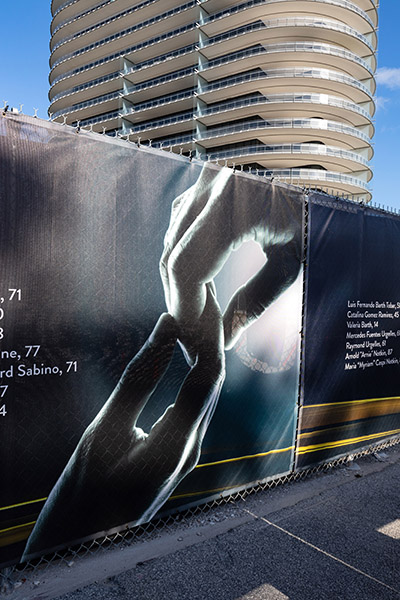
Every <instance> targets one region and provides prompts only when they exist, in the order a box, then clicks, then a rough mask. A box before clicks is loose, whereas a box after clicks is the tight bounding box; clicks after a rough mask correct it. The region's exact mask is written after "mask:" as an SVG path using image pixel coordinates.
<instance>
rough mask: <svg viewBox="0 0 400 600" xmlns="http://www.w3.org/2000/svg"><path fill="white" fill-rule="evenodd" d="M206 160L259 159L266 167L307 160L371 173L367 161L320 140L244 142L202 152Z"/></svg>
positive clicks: (300, 163)
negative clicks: (232, 146)
mask: <svg viewBox="0 0 400 600" xmlns="http://www.w3.org/2000/svg"><path fill="white" fill-rule="evenodd" d="M205 159H206V160H209V161H219V160H222V161H227V163H228V164H233V163H237V162H238V161H239V160H240V162H241V163H242V164H247V163H255V162H257V163H259V164H261V165H262V166H263V167H265V168H267V169H276V168H277V169H282V168H291V167H296V168H299V167H301V166H306V165H308V164H310V163H315V162H316V161H317V162H318V164H319V165H320V166H321V167H322V168H324V169H325V170H327V171H339V172H342V173H356V172H360V171H364V172H366V177H367V180H368V181H369V180H370V179H371V177H372V173H371V170H370V168H369V166H368V161H367V160H366V159H365V158H363V157H362V156H360V154H357V153H356V152H351V151H349V150H344V149H343V148H336V147H334V146H324V145H321V144H277V145H269V144H268V145H266V144H261V143H254V144H243V145H242V146H239V147H236V146H235V147H234V148H229V149H221V150H216V151H212V152H209V153H207V154H206V155H205Z"/></svg>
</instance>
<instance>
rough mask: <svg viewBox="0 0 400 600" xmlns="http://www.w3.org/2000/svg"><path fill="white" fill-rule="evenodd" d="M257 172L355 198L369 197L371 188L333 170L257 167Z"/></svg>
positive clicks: (295, 183) (261, 174) (359, 180)
mask: <svg viewBox="0 0 400 600" xmlns="http://www.w3.org/2000/svg"><path fill="white" fill-rule="evenodd" d="M257 174H258V175H260V176H264V177H269V178H274V179H276V180H279V181H283V182H285V183H291V184H294V185H300V186H305V187H309V188H319V189H324V188H325V190H324V191H326V192H327V193H331V194H332V195H338V193H342V194H345V195H346V196H355V199H364V200H365V201H368V200H370V199H371V190H370V187H369V185H368V183H366V182H365V181H363V180H362V179H359V178H358V177H354V176H352V175H347V174H345V173H337V172H334V171H325V170H323V169H307V168H304V169H303V168H298V169H296V168H292V169H259V170H258V171H257Z"/></svg>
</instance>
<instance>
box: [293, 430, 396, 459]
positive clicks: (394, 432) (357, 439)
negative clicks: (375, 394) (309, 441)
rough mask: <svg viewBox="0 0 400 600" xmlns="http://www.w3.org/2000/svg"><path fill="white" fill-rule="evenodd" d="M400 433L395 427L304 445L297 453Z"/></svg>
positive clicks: (327, 448) (306, 452) (326, 448)
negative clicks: (354, 436) (323, 442)
mask: <svg viewBox="0 0 400 600" xmlns="http://www.w3.org/2000/svg"><path fill="white" fill-rule="evenodd" d="M397 433H400V429H393V430H392V431H384V432H382V433H372V434H370V435H363V436H361V437H357V438H348V439H345V440H337V441H335V442H328V443H325V444H314V445H313V446H303V447H300V448H299V449H297V450H296V454H308V453H309V452H317V451H318V450H329V449H330V448H339V447H340V446H347V445H350V444H357V442H364V441H367V440H372V439H374V438H380V437H385V436H389V435H396V434H397Z"/></svg>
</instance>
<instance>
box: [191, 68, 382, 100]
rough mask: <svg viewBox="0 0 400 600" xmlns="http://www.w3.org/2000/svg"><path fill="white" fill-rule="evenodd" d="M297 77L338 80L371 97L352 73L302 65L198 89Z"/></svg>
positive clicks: (260, 72)
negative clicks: (346, 73) (302, 66)
mask: <svg viewBox="0 0 400 600" xmlns="http://www.w3.org/2000/svg"><path fill="white" fill-rule="evenodd" d="M285 77H286V78H297V77H315V78H317V79H324V80H329V81H336V82H339V83H345V84H347V85H351V86H353V87H356V88H358V89H359V90H361V91H363V92H364V93H365V94H367V95H368V96H369V97H371V92H370V91H369V89H368V88H367V87H366V86H365V85H364V84H363V83H361V82H360V81H358V80H357V79H354V77H350V75H344V74H342V73H338V72H337V71H331V70H329V69H308V68H301V67H294V68H286V69H270V70H268V71H267V72H264V71H261V70H257V71H250V72H247V73H242V74H240V75H232V76H231V77H225V78H224V79H220V80H219V81H214V82H213V83H210V84H208V85H201V86H200V87H199V89H198V94H205V93H208V92H212V91H215V90H220V89H224V88H226V87H230V86H234V85H238V84H241V83H246V82H249V81H257V80H263V79H272V78H285Z"/></svg>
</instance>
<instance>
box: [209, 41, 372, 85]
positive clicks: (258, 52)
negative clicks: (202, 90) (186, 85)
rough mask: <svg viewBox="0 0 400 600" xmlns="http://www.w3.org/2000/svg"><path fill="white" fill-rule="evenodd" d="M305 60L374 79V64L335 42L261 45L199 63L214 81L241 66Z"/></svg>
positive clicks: (362, 78) (297, 63)
mask: <svg viewBox="0 0 400 600" xmlns="http://www.w3.org/2000/svg"><path fill="white" fill-rule="evenodd" d="M308 55H309V56H308ZM305 61H307V62H312V63H313V65H314V66H315V67H317V66H320V67H325V68H336V69H338V70H343V71H344V72H346V73H351V75H352V76H353V77H354V78H355V79H358V80H367V79H371V81H373V71H372V69H371V67H370V66H369V64H368V63H367V62H366V61H365V60H364V59H363V58H360V57H359V56H358V55H357V54H354V52H350V51H349V50H346V49H345V48H340V47H338V46H333V45H331V44H326V43H321V42H311V41H309V42H308V41H307V42H283V43H276V44H268V45H260V44H257V45H255V46H251V47H250V48H245V49H244V50H239V51H237V52H231V53H229V54H226V55H224V56H220V57H217V58H213V59H211V60H208V61H204V62H202V63H201V64H200V65H199V73H200V74H201V75H202V77H204V78H205V79H207V80H210V79H216V78H218V77H221V76H222V75H223V74H228V72H233V71H235V72H238V70H239V69H240V70H245V69H246V70H248V69H249V68H251V67H252V66H258V67H263V68H265V69H267V68H268V66H269V65H271V67H272V68H274V67H275V68H276V65H277V64H279V63H286V64H288V63H289V64H290V65H291V66H292V67H294V66H303V65H304V62H305ZM373 91H374V90H373Z"/></svg>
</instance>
